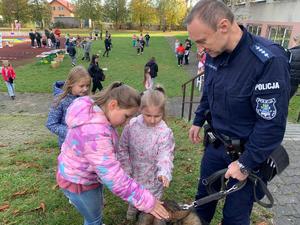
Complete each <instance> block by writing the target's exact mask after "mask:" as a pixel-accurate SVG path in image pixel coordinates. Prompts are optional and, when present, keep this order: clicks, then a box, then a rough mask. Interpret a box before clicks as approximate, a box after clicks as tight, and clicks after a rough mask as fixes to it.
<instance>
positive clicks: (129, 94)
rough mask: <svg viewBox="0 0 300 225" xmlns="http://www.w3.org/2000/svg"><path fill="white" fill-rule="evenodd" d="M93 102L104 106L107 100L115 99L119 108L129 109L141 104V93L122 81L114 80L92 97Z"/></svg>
mask: <svg viewBox="0 0 300 225" xmlns="http://www.w3.org/2000/svg"><path fill="white" fill-rule="evenodd" d="M92 98H93V99H94V101H95V104H96V105H98V106H100V107H101V106H104V105H105V104H106V103H107V102H108V101H109V100H117V102H118V106H119V107H120V108H121V109H130V108H135V107H139V106H140V104H141V95H140V93H139V92H138V91H137V90H135V89H134V88H132V87H130V86H128V85H126V84H123V83H122V82H118V81H117V82H114V83H112V84H111V85H110V86H109V87H108V88H106V89H104V90H103V91H100V92H99V93H97V94H96V95H94V96H93V97H92Z"/></svg>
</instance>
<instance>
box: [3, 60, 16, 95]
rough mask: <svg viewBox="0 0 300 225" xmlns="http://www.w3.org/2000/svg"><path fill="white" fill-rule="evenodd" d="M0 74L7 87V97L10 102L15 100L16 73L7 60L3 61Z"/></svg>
mask: <svg viewBox="0 0 300 225" xmlns="http://www.w3.org/2000/svg"><path fill="white" fill-rule="evenodd" d="M1 73H2V78H3V80H4V82H5V84H6V87H7V92H8V95H9V96H10V97H11V99H12V100H15V96H16V94H15V84H14V80H15V79H16V73H15V71H14V68H13V67H12V65H11V64H10V63H9V61H8V60H3V63H2V70H1Z"/></svg>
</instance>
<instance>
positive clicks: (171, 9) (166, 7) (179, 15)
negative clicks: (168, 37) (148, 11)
mask: <svg viewBox="0 0 300 225" xmlns="http://www.w3.org/2000/svg"><path fill="white" fill-rule="evenodd" d="M158 12H159V17H160V21H161V22H160V24H161V25H162V26H163V30H165V29H166V27H169V29H170V30H171V29H172V26H173V25H177V26H178V25H181V24H182V23H183V20H184V18H185V17H186V14H187V5H186V0H159V2H158Z"/></svg>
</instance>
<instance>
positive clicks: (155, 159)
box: [117, 88, 175, 221]
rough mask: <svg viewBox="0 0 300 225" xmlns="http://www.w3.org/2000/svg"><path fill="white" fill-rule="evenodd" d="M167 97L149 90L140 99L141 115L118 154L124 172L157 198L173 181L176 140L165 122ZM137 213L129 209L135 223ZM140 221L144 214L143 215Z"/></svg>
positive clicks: (128, 129)
mask: <svg viewBox="0 0 300 225" xmlns="http://www.w3.org/2000/svg"><path fill="white" fill-rule="evenodd" d="M165 104H166V98H165V94H164V90H163V89H162V88H155V89H154V90H147V91H145V92H144V94H143V96H142V99H141V107H140V110H141V115H139V116H137V117H135V118H133V119H131V120H130V122H129V124H127V125H126V127H125V128H124V130H123V133H122V136H121V140H120V147H119V151H118V153H117V157H118V160H119V161H120V162H121V165H122V167H123V169H124V170H125V171H126V172H127V173H128V174H129V175H130V176H131V177H132V178H134V179H135V180H136V181H137V182H139V183H140V184H142V185H143V186H144V187H145V188H147V189H148V190H149V191H151V193H152V194H153V195H154V196H155V197H156V198H158V199H160V198H161V197H162V195H163V188H164V187H169V183H170V181H171V179H172V169H173V158H174V155H173V153H174V147H175V143H174V138H173V132H172V130H171V129H170V128H169V127H168V126H167V124H166V123H165V121H164V118H165ZM137 212H138V210H137V209H136V208H134V207H133V206H131V205H130V206H129V207H128V210H127V216H126V217H127V219H128V220H135V218H136V215H137ZM140 215H141V218H139V219H140V220H141V221H142V220H143V219H142V216H143V215H144V214H140Z"/></svg>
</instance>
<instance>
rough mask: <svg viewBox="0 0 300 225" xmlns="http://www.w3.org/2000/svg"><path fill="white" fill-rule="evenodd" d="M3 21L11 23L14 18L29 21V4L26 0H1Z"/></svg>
mask: <svg viewBox="0 0 300 225" xmlns="http://www.w3.org/2000/svg"><path fill="white" fill-rule="evenodd" d="M1 14H2V16H3V19H4V21H5V22H7V23H9V24H11V23H13V22H14V21H15V20H19V21H22V22H23V23H24V22H27V21H29V19H30V13H29V5H28V1H27V0H13V1H12V0H2V12H1Z"/></svg>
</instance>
